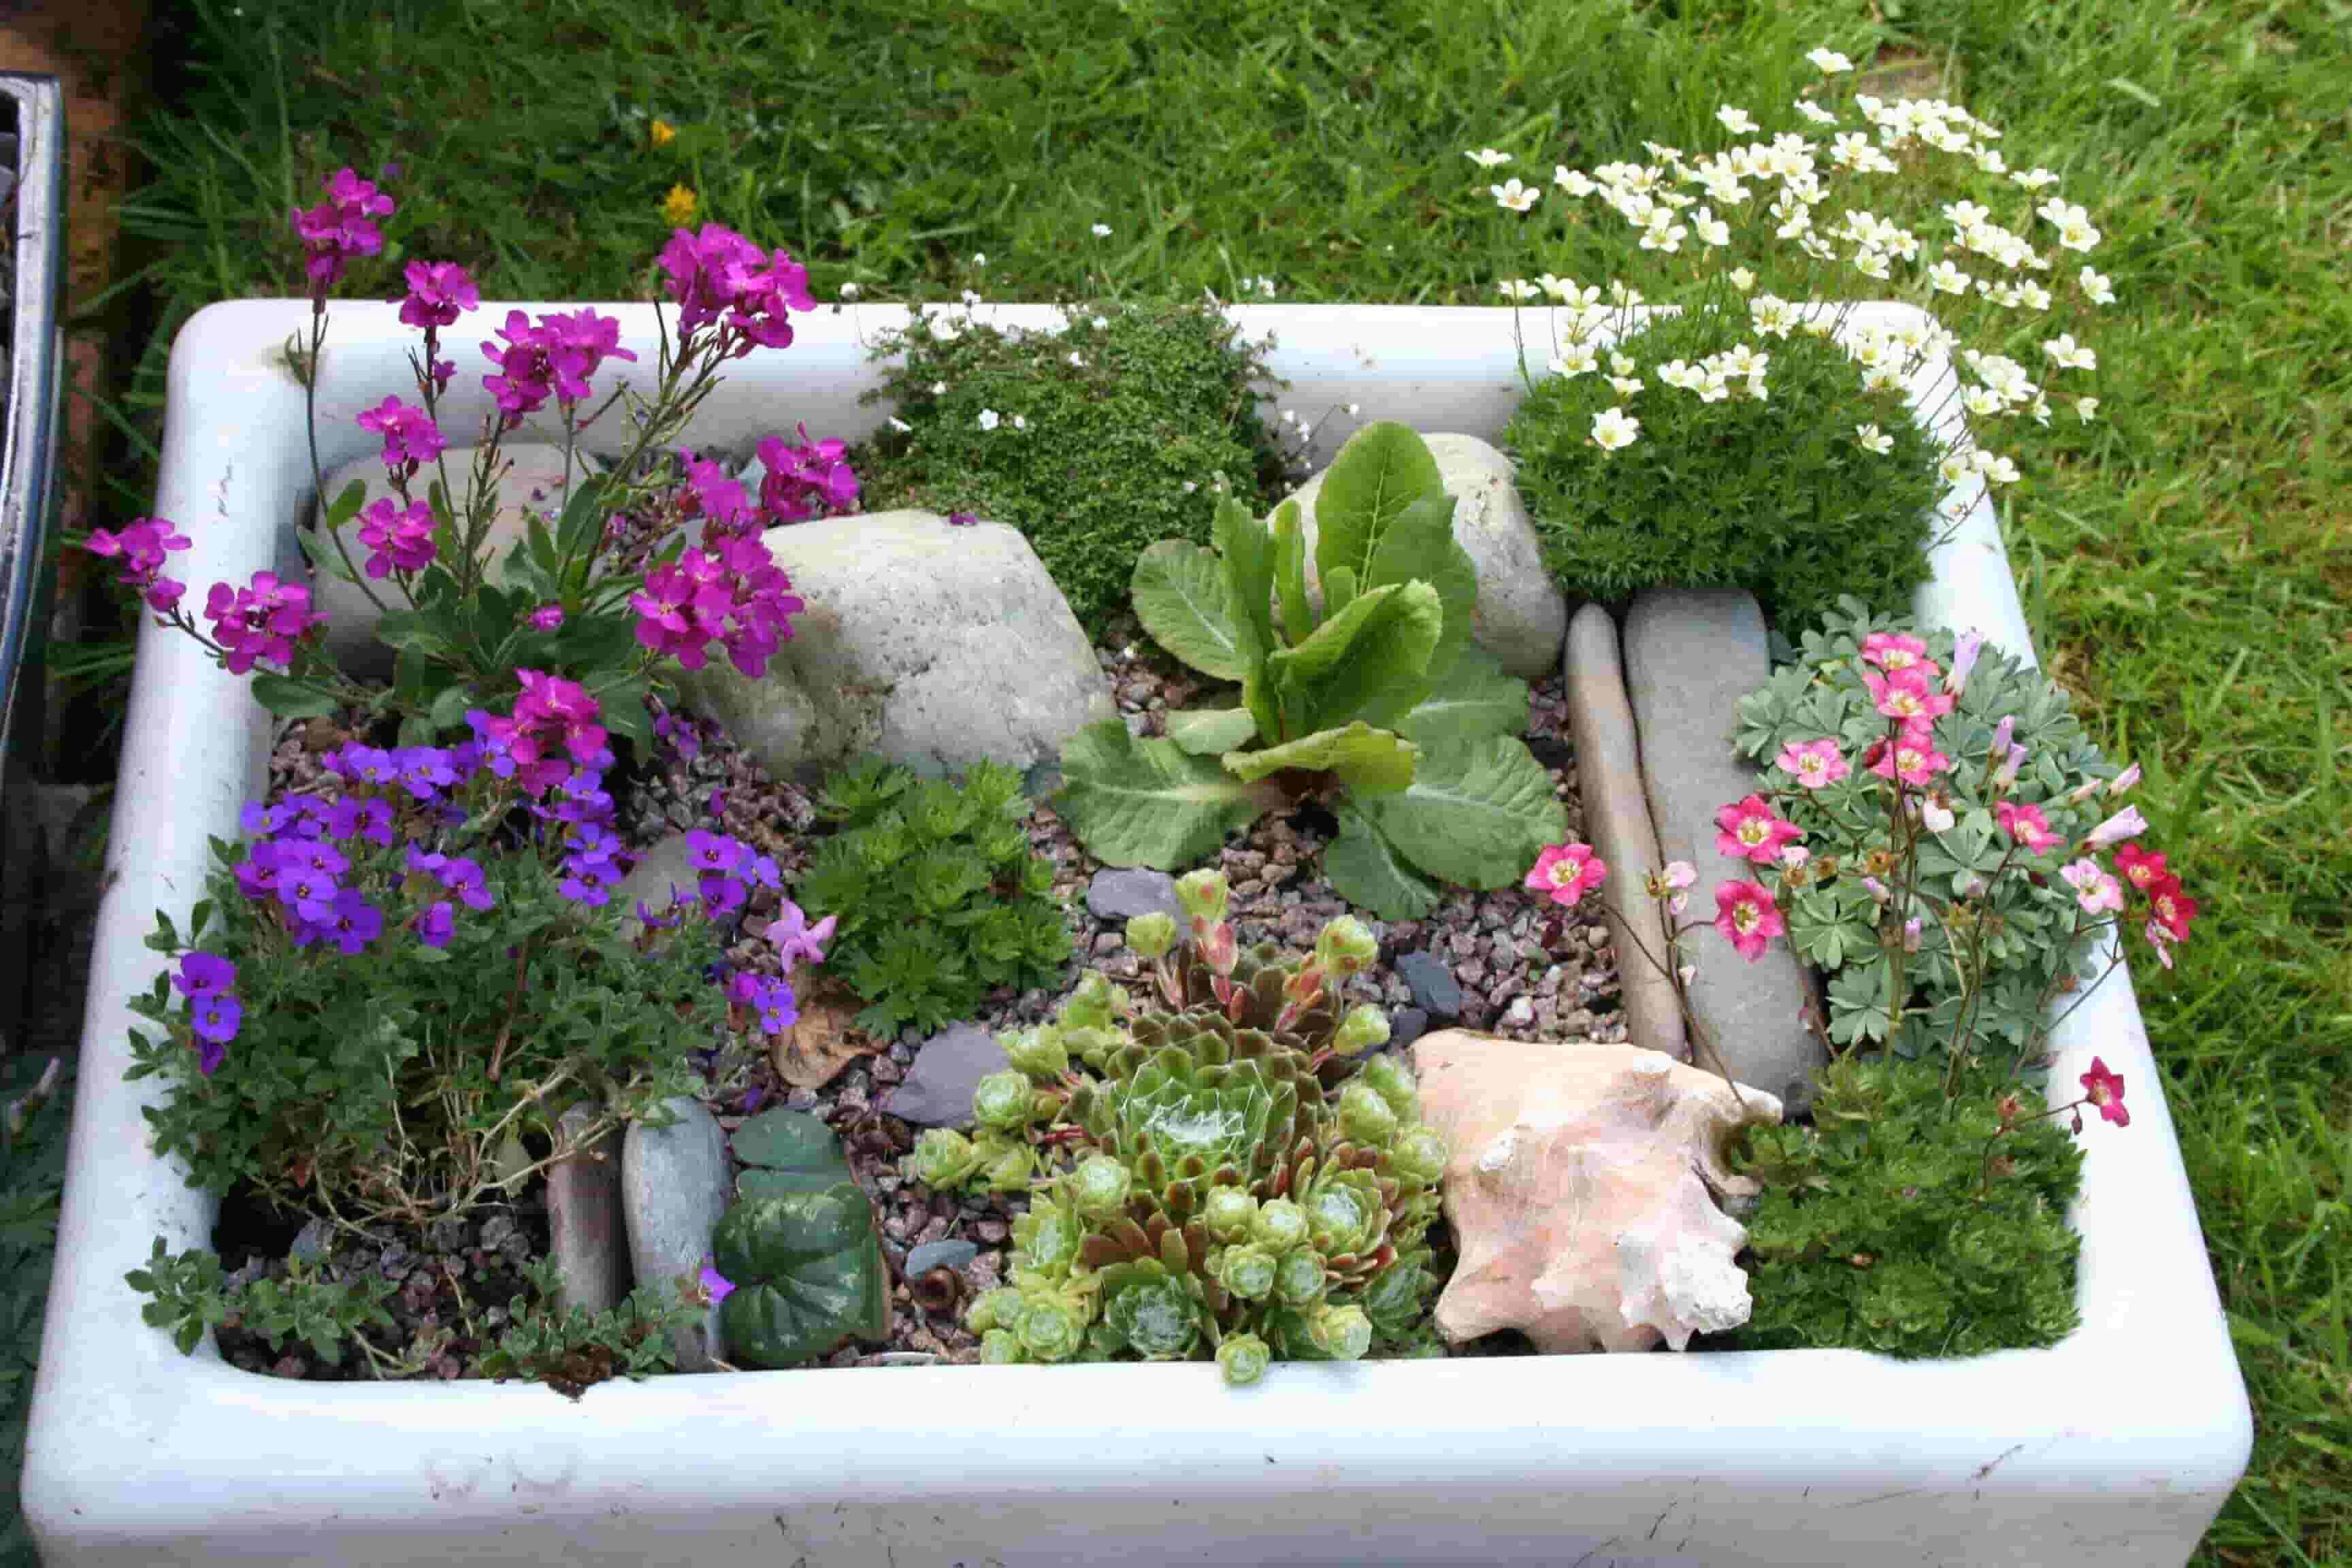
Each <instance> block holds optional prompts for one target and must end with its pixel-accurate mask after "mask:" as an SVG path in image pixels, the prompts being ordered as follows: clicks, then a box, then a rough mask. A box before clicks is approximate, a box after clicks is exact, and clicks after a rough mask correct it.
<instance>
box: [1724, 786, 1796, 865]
mask: <svg viewBox="0 0 2352 1568" xmlns="http://www.w3.org/2000/svg"><path fill="white" fill-rule="evenodd" d="M1715 825H1716V826H1717V827H1718V828H1719V829H1721V831H1720V832H1718V833H1717V835H1716V836H1715V848H1716V853H1717V854H1718V855H1729V856H1731V857H1733V858H1735V859H1748V860H1752V861H1754V862H1755V863H1756V864H1758V865H1759V866H1769V865H1770V864H1772V863H1773V862H1774V861H1776V860H1778V859H1780V848H1781V846H1783V845H1785V844H1790V843H1793V842H1795V841H1796V840H1797V839H1800V838H1802V837H1804V836H1805V830H1804V829H1803V828H1801V827H1800V826H1797V825H1796V824H1795V823H1793V822H1790V821H1789V820H1788V819H1787V818H1786V817H1784V816H1780V814H1779V813H1778V812H1776V811H1774V810H1773V809H1772V803H1771V802H1770V801H1768V800H1766V799H1765V798H1764V797H1763V796H1762V795H1749V796H1748V798H1747V799H1745V800H1742V801H1738V802H1735V803H1734V804H1732V805H1726V806H1718V807H1717V809H1716V813H1715Z"/></svg>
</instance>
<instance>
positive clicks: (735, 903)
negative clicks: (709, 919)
mask: <svg viewBox="0 0 2352 1568" xmlns="http://www.w3.org/2000/svg"><path fill="white" fill-rule="evenodd" d="M699 891H700V892H701V894H702V908H703V911H704V912H705V913H706V914H709V915H713V916H717V915H730V914H733V913H734V912H735V911H736V910H740V909H741V908H742V907H743V900H745V899H746V898H748V897H750V896H751V889H748V888H746V887H744V886H743V883H742V881H741V879H740V878H735V877H722V876H718V875H715V874H714V875H709V876H706V877H704V878H703V879H702V880H701V883H700V884H699Z"/></svg>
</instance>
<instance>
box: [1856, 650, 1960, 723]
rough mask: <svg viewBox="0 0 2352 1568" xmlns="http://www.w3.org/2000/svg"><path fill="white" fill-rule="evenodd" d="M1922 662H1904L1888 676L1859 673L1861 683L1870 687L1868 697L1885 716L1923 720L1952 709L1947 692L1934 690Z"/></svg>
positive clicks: (1903, 719)
mask: <svg viewBox="0 0 2352 1568" xmlns="http://www.w3.org/2000/svg"><path fill="white" fill-rule="evenodd" d="M1931 668H1934V667H1933V666H1930V665H1926V664H1912V665H1906V666H1905V667H1903V668H1899V669H1897V670H1895V673H1893V674H1892V675H1880V674H1877V673H1876V672H1874V671H1872V670H1867V669H1865V670H1864V671H1863V672H1862V683H1863V684H1864V686H1867V687H1868V688H1870V697H1871V700H1872V701H1873V702H1874V703H1875V704H1876V705H1877V708H1878V710H1879V711H1880V712H1881V713H1883V714H1885V716H1886V717H1887V718H1889V719H1899V720H1901V721H1904V722H1905V723H1906V724H1909V723H1914V722H1921V723H1924V722H1927V721H1932V720H1936V719H1938V718H1941V717H1942V716H1943V715H1945V714H1947V713H1949V712H1950V711H1951V710H1952V697H1951V694H1950V693H1949V692H1947V691H1942V690H1939V689H1937V686H1936V684H1935V682H1934V681H1933V680H1932V679H1930V678H1929V677H1928V674H1927V671H1928V670H1929V669H1931Z"/></svg>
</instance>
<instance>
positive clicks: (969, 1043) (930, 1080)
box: [882, 1024, 1005, 1127]
mask: <svg viewBox="0 0 2352 1568" xmlns="http://www.w3.org/2000/svg"><path fill="white" fill-rule="evenodd" d="M1004 1067H1005V1061H1004V1051H1003V1047H1000V1046H998V1045H997V1043H996V1037H995V1036H993V1035H992V1034H990V1033H989V1032H988V1031H987V1030H986V1029H983V1028H981V1027H979V1026H977V1025H972V1024H951V1025H950V1026H948V1027H947V1028H945V1029H942V1030H940V1032H939V1033H938V1034H936V1035H933V1036H932V1037H930V1038H929V1039H928V1040H925V1041H924V1042H923V1044H922V1046H921V1047H920V1048H919V1049H918V1050H917V1051H916V1052H915V1065H914V1066H913V1067H911V1068H908V1069H907V1077H906V1080H905V1081H904V1082H902V1083H900V1084H899V1085H898V1087H897V1088H896V1089H892V1090H891V1091H890V1092H889V1094H888V1095H887V1096H886V1097H885V1098H884V1099H883V1101H882V1113H883V1114H884V1115H886V1116H895V1117H897V1118H898V1120H899V1121H908V1122H912V1123H913V1124H914V1125H916V1126H918V1127H968V1126H970V1125H971V1091H972V1090H973V1089H978V1088H979V1087H980V1080H981V1079H984V1078H986V1077H987V1076H988V1075H989V1074H990V1073H992V1072H1002V1071H1003V1069H1004Z"/></svg>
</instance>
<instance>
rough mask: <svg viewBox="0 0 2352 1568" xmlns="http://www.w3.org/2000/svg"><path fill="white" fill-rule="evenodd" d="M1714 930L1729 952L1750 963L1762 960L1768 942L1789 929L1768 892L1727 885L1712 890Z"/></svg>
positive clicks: (1750, 885) (1751, 886)
mask: <svg viewBox="0 0 2352 1568" xmlns="http://www.w3.org/2000/svg"><path fill="white" fill-rule="evenodd" d="M1715 929H1716V930H1717V931H1721V932H1722V933H1723V940H1724V941H1726V942H1729V943H1730V944H1731V946H1732V950H1733V951H1734V952H1738V954H1739V956H1740V957H1742V958H1744V959H1746V960H1747V961H1748V963H1755V962H1756V961H1757V960H1758V959H1759V958H1761V957H1763V956H1764V949H1765V947H1766V945H1767V944H1768V943H1769V942H1770V941H1771V939H1772V938H1774V937H1776V936H1780V935H1781V934H1782V933H1783V932H1785V931H1787V930H1788V929H1789V923H1788V921H1785V920H1783V919H1782V918H1781V916H1780V906H1779V905H1777V904H1775V903H1774V902H1773V901H1772V894H1771V890H1770V889H1768V888H1766V887H1764V886H1763V884H1761V883H1759V882H1748V881H1731V882H1726V883H1724V884H1722V885H1721V886H1720V887H1718V888H1717V889H1715Z"/></svg>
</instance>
